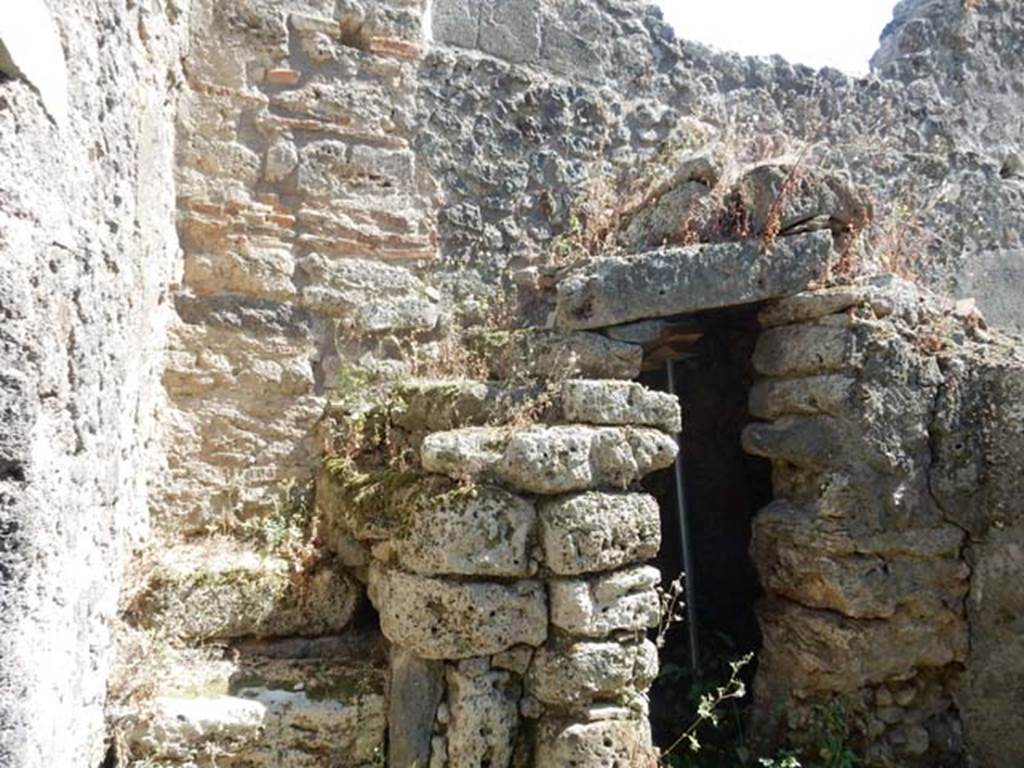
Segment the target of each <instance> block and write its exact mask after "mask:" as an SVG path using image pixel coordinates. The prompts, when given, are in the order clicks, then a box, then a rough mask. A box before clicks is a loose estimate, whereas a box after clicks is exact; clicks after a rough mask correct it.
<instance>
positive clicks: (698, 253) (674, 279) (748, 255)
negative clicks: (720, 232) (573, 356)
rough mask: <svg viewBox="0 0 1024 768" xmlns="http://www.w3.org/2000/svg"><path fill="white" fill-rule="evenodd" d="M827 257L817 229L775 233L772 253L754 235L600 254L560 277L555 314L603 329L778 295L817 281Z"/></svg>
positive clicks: (825, 238)
mask: <svg viewBox="0 0 1024 768" xmlns="http://www.w3.org/2000/svg"><path fill="white" fill-rule="evenodd" d="M831 257H832V236H831V235H830V234H828V233H822V232H813V233H811V234H807V235H796V236H793V237H784V238H780V239H779V240H778V242H777V243H776V244H775V247H774V249H773V250H772V254H771V258H766V257H765V253H764V250H763V248H762V245H761V243H760V242H759V241H757V240H747V241H743V242H739V243H723V244H719V245H697V246H691V247H689V248H668V249H662V250H657V251H650V252H648V253H644V254H640V255H636V256H607V257H600V258H596V259H593V260H591V261H588V262H586V263H584V265H583V266H581V267H580V268H579V269H578V270H576V271H574V272H571V273H570V274H569V275H568V276H567V277H566V278H564V279H562V280H561V281H560V282H559V284H558V319H559V322H560V323H561V324H562V325H563V326H564V327H566V328H602V327H605V326H609V325H618V324H620V323H628V322H630V321H632V320H640V319H642V318H650V317H667V316H669V315H678V314H686V313H693V312H699V311H701V310H705V309H714V308H716V307H723V306H733V305H736V304H746V303H753V302H756V301H764V300H765V299H772V298H778V297H781V296H786V295H788V294H791V293H796V292H798V291H802V290H804V289H805V288H808V287H809V286H810V285H811V284H812V283H814V282H816V281H819V280H821V279H822V278H824V277H825V275H826V273H827V271H828V266H829V261H830V259H831Z"/></svg>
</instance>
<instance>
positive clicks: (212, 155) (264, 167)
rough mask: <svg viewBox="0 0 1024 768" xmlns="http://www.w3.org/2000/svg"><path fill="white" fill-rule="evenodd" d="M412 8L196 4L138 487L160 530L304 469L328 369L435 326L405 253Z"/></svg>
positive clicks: (418, 17)
mask: <svg viewBox="0 0 1024 768" xmlns="http://www.w3.org/2000/svg"><path fill="white" fill-rule="evenodd" d="M420 6H421V3H419V2H416V1H410V2H405V1H404V0H394V1H393V2H380V3H374V4H372V5H370V6H369V7H368V8H365V9H364V8H363V6H362V5H360V4H359V3H353V4H351V6H349V5H346V6H344V7H343V8H340V9H339V10H338V12H337V13H335V3H333V2H327V1H326V0H325V2H322V3H319V4H317V3H308V2H294V3H290V4H289V3H269V2H266V3H264V2H255V1H254V2H245V3H233V4H230V5H225V4H223V3H217V2H199V3H196V4H195V7H194V9H193V13H192V21H191V32H190V36H191V41H192V45H191V48H190V52H189V55H188V57H187V58H186V60H185V72H186V75H187V78H188V89H187V91H186V94H185V96H184V97H183V99H182V102H181V105H180V108H179V112H178V169H177V196H178V206H179V208H178V221H179V231H180V236H181V242H182V248H183V250H184V259H185V264H184V278H183V281H182V284H181V286H180V289H179V290H178V291H177V292H176V293H175V298H174V305H175V310H176V321H175V323H174V325H173V327H172V329H171V334H170V339H169V343H168V351H167V365H166V369H165V371H164V385H165V387H166V390H167V397H168V401H169V402H168V408H167V410H166V411H165V413H164V414H163V416H162V422H163V427H164V438H163V439H164V444H165V446H166V448H167V460H166V464H167V466H166V470H165V472H164V473H163V482H162V483H161V487H160V489H159V492H158V493H157V494H155V496H154V498H153V507H154V512H155V513H156V514H157V515H158V518H159V520H160V522H161V523H162V525H163V527H164V528H165V530H168V531H172V532H179V533H180V532H182V531H192V532H195V531H201V530H203V529H204V528H206V527H208V526H210V525H221V524H223V523H224V522H225V521H226V520H229V519H230V518H231V517H232V516H234V515H237V514H239V513H242V512H244V511H245V510H247V509H249V508H251V507H252V506H254V505H256V506H259V503H260V501H261V500H265V499H266V497H267V496H268V495H269V496H273V495H274V493H275V492H276V490H277V489H279V488H280V487H282V486H283V485H286V484H288V483H289V482H292V481H299V482H303V481H305V480H307V479H308V478H309V476H310V468H311V467H312V466H313V464H314V463H315V456H316V454H317V446H315V445H314V440H313V430H314V425H315V423H316V421H317V419H318V418H319V417H320V415H321V414H322V413H323V410H324V406H325V403H326V399H325V396H326V394H327V393H328V392H329V391H331V390H332V389H334V388H336V387H337V386H338V385H339V384H340V383H341V382H342V381H343V376H344V373H345V371H344V370H342V368H343V367H346V368H350V367H353V366H358V365H359V363H360V360H361V359H362V358H363V357H364V356H365V355H369V356H370V357H371V358H374V357H386V354H375V353H377V351H378V347H380V346H382V345H383V346H385V347H386V346H387V344H388V343H389V341H390V339H391V337H392V335H393V334H394V333H408V332H425V333H429V332H430V331H432V330H433V328H434V326H435V325H436V324H437V322H438V315H439V310H438V306H437V304H438V296H437V294H436V293H434V292H433V291H431V290H430V289H429V288H428V287H427V286H426V285H424V284H422V283H421V281H420V280H419V278H418V277H417V276H416V273H415V271H414V270H411V269H409V268H408V267H407V266H406V265H409V264H415V263H419V262H424V261H429V260H430V259H431V258H432V257H433V255H434V252H435V226H436V225H435V219H436V216H435V213H434V207H435V206H434V203H433V199H432V197H431V194H430V192H431V187H430V180H429V178H427V177H426V176H424V174H423V172H422V169H421V167H420V166H421V164H420V162H419V161H418V159H417V157H416V156H415V155H414V153H413V152H412V151H411V148H410V145H411V141H412V138H413V133H414V130H415V127H416V122H415V105H416V101H415V89H416V85H415V76H416V67H417V61H418V59H419V57H420V55H421V53H422V48H421V42H422V41H421V37H422V24H423V16H422V8H421V7H420ZM391 343H392V344H393V342H391ZM339 345H340V346H342V347H343V352H342V357H343V358H344V362H343V363H342V362H340V361H339V352H338V347H339ZM346 345H347V346H346ZM366 368H370V369H372V368H373V363H372V362H370V363H368V364H367V365H366Z"/></svg>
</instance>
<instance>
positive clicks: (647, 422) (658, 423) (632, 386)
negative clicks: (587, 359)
mask: <svg viewBox="0 0 1024 768" xmlns="http://www.w3.org/2000/svg"><path fill="white" fill-rule="evenodd" d="M561 395H562V410H563V412H564V416H565V419H566V421H574V422H582V423H584V424H602V425H611V426H644V427H657V428H658V429H663V430H665V431H666V432H669V433H671V434H673V435H674V434H677V433H678V432H679V431H680V430H681V429H682V414H681V412H680V409H679V399H678V398H677V397H674V396H672V395H669V394H667V393H665V392H655V391H652V390H649V389H647V388H646V387H644V386H643V385H642V384H637V383H635V382H623V381H595V380H586V379H581V380H574V381H566V382H564V383H563V384H562V392H561Z"/></svg>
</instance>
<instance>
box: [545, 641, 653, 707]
mask: <svg viewBox="0 0 1024 768" xmlns="http://www.w3.org/2000/svg"><path fill="white" fill-rule="evenodd" d="M657 674H658V649H657V648H656V647H655V646H654V644H653V643H651V642H650V641H648V640H642V641H640V642H639V643H629V644H620V643H615V642H589V641H580V642H573V643H569V644H549V645H546V646H544V647H543V648H541V649H539V650H538V651H537V652H536V653H535V654H534V658H533V663H532V664H531V665H530V671H529V673H528V675H527V678H526V690H527V692H528V693H530V694H531V695H532V696H534V697H536V698H537V699H539V700H540V701H542V702H544V703H546V704H554V705H561V704H579V703H581V702H582V703H586V702H591V701H594V700H596V699H599V700H601V701H610V700H614V699H616V698H620V697H622V696H624V695H627V694H629V693H630V692H643V691H645V690H646V689H647V687H648V686H649V685H650V684H651V683H652V682H653V681H654V678H655V677H656V676H657Z"/></svg>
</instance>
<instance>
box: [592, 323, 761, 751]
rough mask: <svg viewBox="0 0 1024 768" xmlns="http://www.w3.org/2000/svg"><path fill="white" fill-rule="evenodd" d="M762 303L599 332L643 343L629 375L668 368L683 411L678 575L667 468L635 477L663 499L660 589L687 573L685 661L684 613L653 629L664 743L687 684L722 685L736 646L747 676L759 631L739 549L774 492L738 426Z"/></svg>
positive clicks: (689, 697)
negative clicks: (657, 634)
mask: <svg viewBox="0 0 1024 768" xmlns="http://www.w3.org/2000/svg"><path fill="white" fill-rule="evenodd" d="M760 306H761V305H760V304H746V305H738V306H733V307H725V308H722V309H715V310H708V311H704V312H698V313H695V314H690V315H683V316H676V317H668V318H659V319H657V320H646V321H639V322H638V323H635V324H632V325H628V326H619V327H617V328H615V329H612V330H610V331H608V333H609V335H610V336H612V337H613V338H620V339H623V340H629V341H634V342H640V343H642V344H643V345H644V348H645V355H644V365H643V371H642V373H641V375H640V377H639V381H640V383H641V384H643V385H644V386H646V387H647V388H649V389H652V390H658V391H663V392H667V391H670V389H671V387H670V382H669V380H668V375H667V365H669V364H671V365H673V366H674V372H675V376H674V382H673V384H674V387H675V394H676V395H677V396H678V398H679V402H680V406H681V409H682V413H683V430H682V432H681V433H680V435H679V444H680V456H681V461H682V468H683V471H682V476H683V494H684V500H685V501H684V508H685V510H686V512H685V514H686V517H687V524H688V528H689V541H690V549H691V569H690V571H689V573H688V574H687V573H686V572H687V568H686V564H685V562H684V559H685V558H684V555H683V537H682V532H681V530H680V528H681V525H680V517H679V505H678V500H677V484H676V478H675V472H674V470H673V469H666V470H662V471H661V472H658V473H656V474H654V475H652V476H650V477H649V478H647V479H646V481H645V483H644V484H645V487H646V489H647V490H648V491H649V492H650V493H652V494H653V495H654V496H655V497H656V498H657V499H658V501H659V505H660V508H661V526H662V547H661V551H660V553H659V555H658V557H657V558H656V560H655V561H654V564H655V565H656V566H657V567H658V569H659V570H660V571H661V574H662V579H663V587H665V588H668V587H669V585H671V583H672V582H673V581H674V580H676V579H677V578H678V577H679V576H680V574H686V576H685V577H684V579H683V584H684V587H685V588H686V591H685V599H686V600H687V601H690V602H692V603H693V605H692V607H691V608H690V609H689V618H690V619H691V620H694V621H695V622H696V626H695V633H696V642H697V645H698V650H697V657H696V659H695V658H694V654H693V652H692V649H691V638H690V635H691V632H690V627H689V626H687V625H686V622H680V623H678V624H675V625H673V626H672V627H671V628H670V629H669V630H668V631H667V633H666V634H665V636H664V638H663V645H662V647H661V649H660V657H661V668H662V675H661V677H659V679H658V680H657V681H656V682H655V684H654V686H653V687H652V690H651V725H652V731H653V734H652V735H653V737H654V741H655V743H656V745H657V746H659V747H660V748H662V749H666V748H668V747H669V746H671V744H672V743H673V742H674V741H675V740H676V739H677V738H678V737H679V735H680V732H681V730H682V729H684V728H685V727H686V726H687V725H688V724H689V722H690V720H691V719H692V717H693V716H694V710H695V705H696V702H695V700H694V695H695V692H696V691H698V690H701V689H703V688H707V687H712V686H714V685H716V684H721V683H722V682H723V681H724V679H726V678H727V677H728V670H729V664H730V663H731V662H733V661H735V660H737V659H739V658H741V657H743V656H745V655H746V654H754V659H755V661H754V662H752V663H751V664H750V665H748V666H747V667H746V668H745V669H744V670H743V674H742V678H743V679H744V681H745V682H746V683H748V684H750V683H751V682H752V680H753V676H754V672H755V670H756V655H757V652H758V651H759V650H760V647H761V633H760V630H759V628H758V623H757V617H756V614H755V604H756V602H757V600H758V599H759V597H760V596H761V595H762V589H761V586H760V583H759V581H758V576H757V572H756V570H755V567H754V564H753V562H752V560H751V557H750V553H749V549H750V540H751V523H752V520H753V518H754V515H755V514H756V513H757V512H758V510H760V509H762V508H763V507H765V506H767V505H768V504H769V503H770V502H771V501H772V484H771V464H770V462H768V461H767V460H765V459H763V458H759V457H756V456H752V455H750V454H749V453H746V452H745V451H744V450H743V447H742V443H741V435H742V432H743V430H744V428H745V427H746V426H747V425H748V424H749V423H750V422H751V421H752V420H753V417H752V416H751V415H750V411H749V407H748V400H749V395H750V389H751V387H752V385H753V383H754V378H755V375H754V371H753V369H752V365H751V355H752V354H753V350H754V346H755V344H756V342H757V338H758V335H759V332H760V324H759V323H758V320H757V315H758V311H759V309H760ZM723 675H724V677H723ZM743 706H744V707H745V706H746V705H745V704H744V705H743ZM740 727H741V726H740ZM734 730H735V727H734V726H733V725H728V726H726V728H725V729H724V731H728V734H727V735H726V736H725V737H724V738H725V739H735V737H736V734H735V733H733V732H732V731H734ZM712 738H714V737H712ZM733 746H735V744H733ZM707 748H708V749H712V750H713V749H715V745H714V744H708V745H707Z"/></svg>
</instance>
